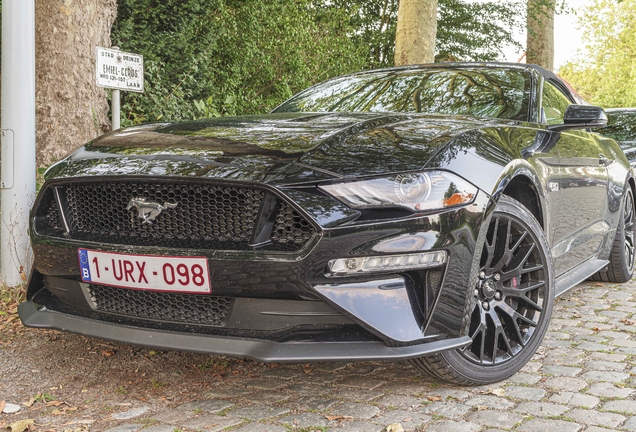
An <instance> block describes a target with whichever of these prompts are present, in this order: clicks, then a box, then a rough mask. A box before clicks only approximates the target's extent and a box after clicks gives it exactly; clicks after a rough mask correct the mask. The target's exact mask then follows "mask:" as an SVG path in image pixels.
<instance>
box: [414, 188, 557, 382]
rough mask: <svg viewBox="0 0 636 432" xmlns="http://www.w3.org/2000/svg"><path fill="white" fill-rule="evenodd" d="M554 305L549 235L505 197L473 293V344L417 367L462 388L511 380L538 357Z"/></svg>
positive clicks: (416, 361) (470, 303)
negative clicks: (534, 356) (536, 355)
mask: <svg viewBox="0 0 636 432" xmlns="http://www.w3.org/2000/svg"><path fill="white" fill-rule="evenodd" d="M553 304H554V270H553V265H552V256H551V255H550V248H549V247H548V242H547V240H546V238H545V235H544V233H543V229H542V228H541V226H540V225H539V223H538V222H537V220H536V219H535V218H534V216H533V215H532V213H530V212H529V211H528V209H526V208H525V207H524V206H523V205H522V204H521V203H520V202H518V201H516V200H514V199H512V198H510V197H508V196H505V195H503V196H502V197H501V198H500V200H499V202H498V203H497V206H496V207H495V211H494V213H493V216H492V219H491V223H490V226H489V229H488V233H487V235H486V241H485V242H484V246H483V249H482V253H481V257H480V271H479V275H478V276H477V277H476V280H475V282H474V285H472V286H471V287H470V292H469V293H468V298H467V308H466V310H467V316H466V320H465V323H466V327H467V328H468V335H469V336H470V337H471V338H472V339H473V342H472V343H471V344H470V345H468V346H467V347H465V348H462V349H457V350H452V351H446V352H442V353H439V354H436V355H434V356H428V357H421V358H417V359H412V360H411V364H412V365H413V366H415V367H416V368H418V369H420V370H422V371H424V372H427V373H429V374H431V375H433V376H436V377H438V378H440V379H443V380H445V381H449V382H452V383H455V384H460V385H485V384H491V383H495V382H498V381H501V380H503V379H506V378H508V377H510V376H511V375H513V374H515V373H516V372H517V371H519V370H520V369H521V368H522V367H523V366H524V365H525V364H526V363H527V362H528V361H529V360H530V359H531V358H532V356H533V355H534V353H535V352H536V350H537V348H538V347H539V344H540V343H541V341H542V340H543V336H544V335H545V332H546V330H547V329H548V324H549V323H550V315H551V314H552V306H553Z"/></svg>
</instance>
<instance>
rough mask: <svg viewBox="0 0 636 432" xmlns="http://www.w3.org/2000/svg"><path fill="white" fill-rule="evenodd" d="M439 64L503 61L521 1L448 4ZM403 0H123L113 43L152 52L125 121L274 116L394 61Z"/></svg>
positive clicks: (455, 0) (450, 0)
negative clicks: (306, 96) (309, 92)
mask: <svg viewBox="0 0 636 432" xmlns="http://www.w3.org/2000/svg"><path fill="white" fill-rule="evenodd" d="M439 4H440V14H439V25H438V40H437V44H438V56H437V57H438V60H445V59H455V60H476V61H486V60H496V59H498V58H500V56H501V52H500V47H501V46H503V45H505V44H507V43H513V44H515V42H514V39H513V32H514V31H515V29H516V28H520V27H521V26H522V24H523V23H522V22H521V20H522V19H523V15H524V13H523V8H524V4H525V3H524V2H523V1H522V0H507V1H503V2H502V1H486V2H476V3H473V2H471V3H467V2H464V1H462V0H440V3H439ZM397 8H398V0H165V1H162V2H160V1H157V0H119V1H118V16H117V20H116V22H115V24H114V26H113V29H112V35H111V39H112V41H113V45H118V46H119V47H120V48H121V49H122V50H124V51H131V52H136V53H140V54H143V55H144V63H145V70H146V83H145V86H146V88H145V93H144V94H136V93H123V94H122V115H123V119H122V124H123V125H124V126H126V125H130V124H137V123H143V122H148V121H172V120H186V119H194V118H201V117H216V116H222V115H234V114H252V113H262V112H267V111H269V110H271V109H273V108H274V107H276V106H277V105H278V104H279V103H281V102H282V101H284V100H285V99H287V98H288V97H290V96H292V95H293V94H295V93H296V92H298V91H300V90H302V89H303V88H306V87H308V86H309V85H311V84H315V83H317V82H320V81H323V80H325V79H327V78H331V77H333V76H337V75H342V74H345V73H349V72H354V71H359V70H364V69H372V68H376V67H383V66H392V65H393V49H394V44H395V28H396V22H397Z"/></svg>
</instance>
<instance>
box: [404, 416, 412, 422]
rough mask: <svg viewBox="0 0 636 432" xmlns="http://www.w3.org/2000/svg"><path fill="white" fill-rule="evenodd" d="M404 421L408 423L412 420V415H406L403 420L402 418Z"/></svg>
mask: <svg viewBox="0 0 636 432" xmlns="http://www.w3.org/2000/svg"><path fill="white" fill-rule="evenodd" d="M402 421H403V422H404V423H408V422H410V421H413V417H407V418H405V419H404V420H402Z"/></svg>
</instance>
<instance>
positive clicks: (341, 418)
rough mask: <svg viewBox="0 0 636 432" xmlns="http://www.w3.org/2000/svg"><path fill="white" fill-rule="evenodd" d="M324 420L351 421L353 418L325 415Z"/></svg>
mask: <svg viewBox="0 0 636 432" xmlns="http://www.w3.org/2000/svg"><path fill="white" fill-rule="evenodd" d="M325 418H326V419H327V420H329V421H341V420H353V417H351V416H339V415H335V416H328V415H326V416H325Z"/></svg>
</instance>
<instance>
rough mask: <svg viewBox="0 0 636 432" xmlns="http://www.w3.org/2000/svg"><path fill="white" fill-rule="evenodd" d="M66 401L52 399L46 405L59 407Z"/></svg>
mask: <svg viewBox="0 0 636 432" xmlns="http://www.w3.org/2000/svg"><path fill="white" fill-rule="evenodd" d="M63 403H64V402H62V401H51V402H47V403H46V406H54V407H59V406H60V405H62V404H63Z"/></svg>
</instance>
